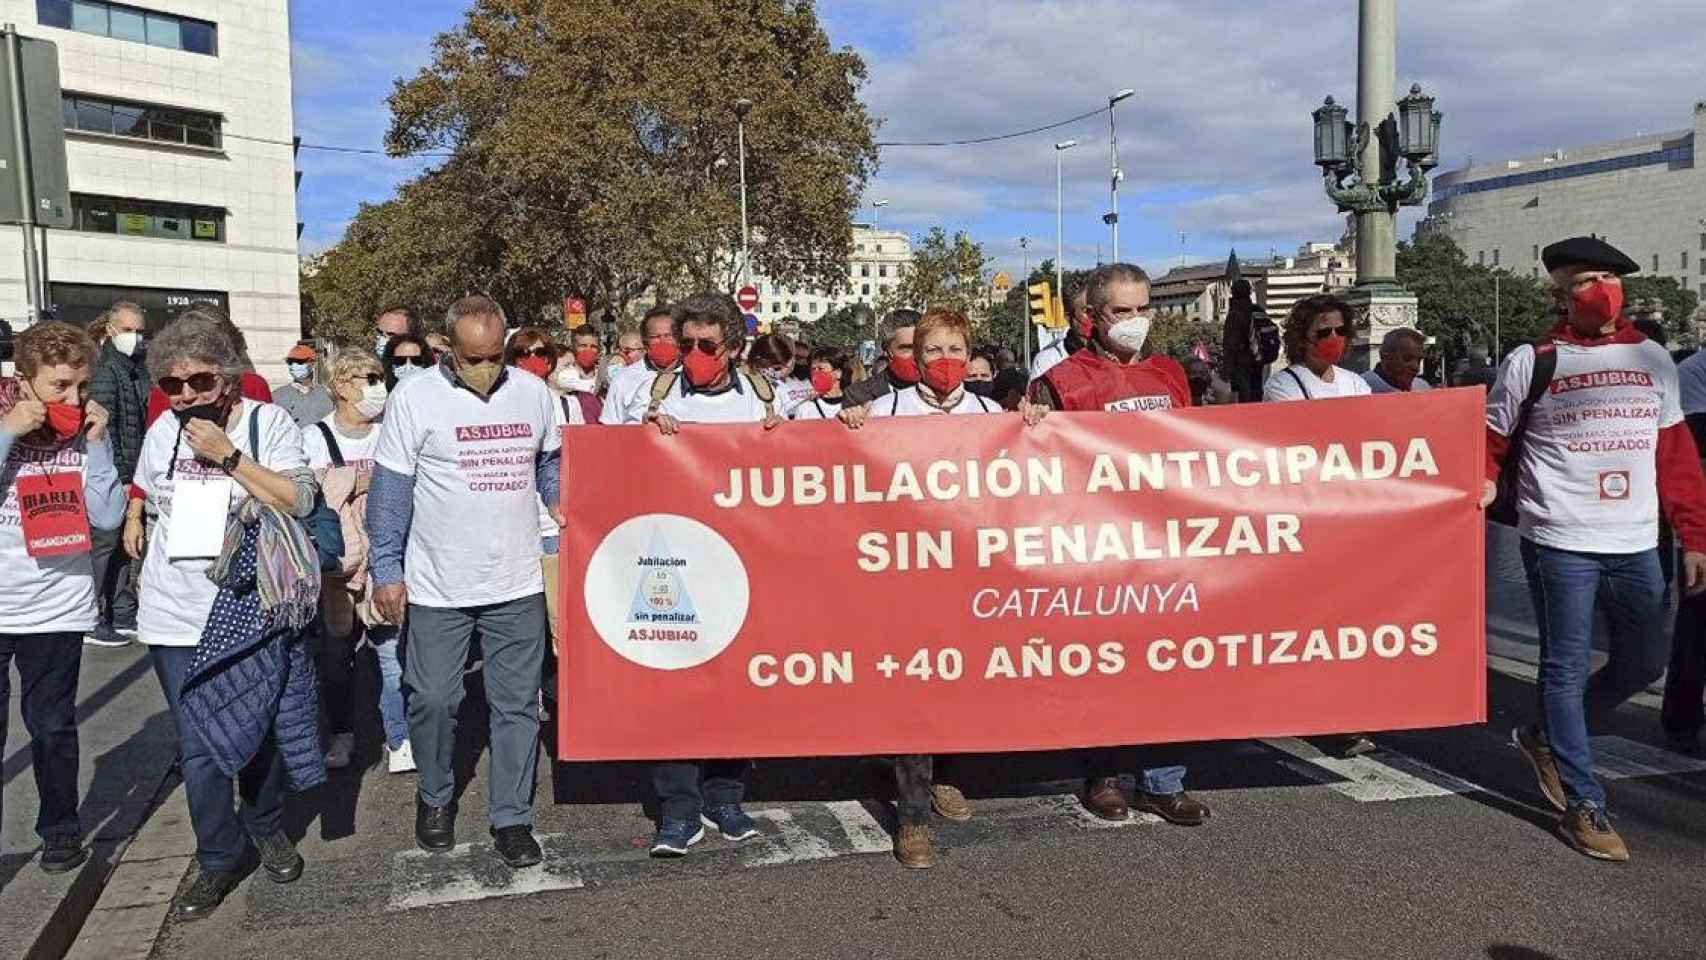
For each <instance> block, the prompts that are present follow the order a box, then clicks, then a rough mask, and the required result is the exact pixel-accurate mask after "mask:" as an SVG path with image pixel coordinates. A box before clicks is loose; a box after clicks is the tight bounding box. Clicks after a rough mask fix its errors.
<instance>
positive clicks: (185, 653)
mask: <svg viewBox="0 0 1706 960" xmlns="http://www.w3.org/2000/svg"><path fill="white" fill-rule="evenodd" d="M148 652H149V654H150V655H152V657H153V659H154V675H155V676H156V677H158V678H159V679H160V690H161V691H162V692H163V693H165V695H166V705H167V706H168V707H170V708H171V711H172V719H173V720H174V721H175V722H176V723H177V725H178V750H179V752H180V753H181V754H182V755H183V774H184V795H185V797H186V798H187V799H188V800H189V806H190V827H191V828H193V829H194V830H195V846H196V850H195V855H196V860H197V861H198V862H199V863H200V864H201V868H202V870H204V871H207V872H209V873H214V872H218V873H226V872H229V871H232V870H235V869H237V861H238V860H240V859H241V858H242V856H243V839H244V838H243V833H244V831H245V830H247V831H248V834H249V836H251V837H269V836H272V835H273V834H275V833H278V832H279V831H281V830H283V829H284V757H283V755H281V754H280V753H279V752H278V745H277V744H276V743H275V742H274V741H273V740H272V738H270V737H269V738H268V739H267V741H266V743H265V744H263V745H262V747H261V752H260V753H258V754H256V755H255V758H254V759H253V760H250V761H249V765H248V766H246V767H244V768H243V769H242V771H240V772H239V773H238V774H237V792H238V793H239V794H240V795H241V797H242V800H243V811H242V815H241V817H240V818H239V816H238V813H237V811H236V810H235V809H234V808H233V806H232V799H231V778H230V777H227V776H226V775H225V774H223V773H220V772H219V766H218V765H217V764H215V763H214V762H213V756H212V755H211V754H209V753H208V751H207V745H206V744H204V743H203V742H202V740H201V737H200V736H198V735H197V734H196V732H195V729H194V728H193V727H191V726H190V725H189V724H188V723H186V722H185V721H184V716H183V714H182V713H181V712H180V711H179V710H178V695H179V694H181V693H183V689H184V675H185V674H186V673H188V672H189V667H190V661H191V659H193V658H194V657H195V647H149V648H148Z"/></svg>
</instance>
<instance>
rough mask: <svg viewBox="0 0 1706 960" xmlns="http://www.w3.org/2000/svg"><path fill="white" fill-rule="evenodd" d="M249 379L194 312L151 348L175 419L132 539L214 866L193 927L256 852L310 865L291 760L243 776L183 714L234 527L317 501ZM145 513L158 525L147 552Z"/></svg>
mask: <svg viewBox="0 0 1706 960" xmlns="http://www.w3.org/2000/svg"><path fill="white" fill-rule="evenodd" d="M244 366H245V365H244V362H243V357H242V355H241V353H240V352H239V350H238V348H237V346H236V344H235V343H233V342H232V339H231V337H230V335H229V333H228V332H227V331H226V329H225V327H224V318H223V317H221V316H219V315H217V314H215V313H214V312H213V311H211V310H204V309H192V310H190V311H187V312H186V313H185V314H183V315H182V316H181V317H179V318H178V320H177V321H176V322H174V323H173V324H172V325H171V326H168V327H167V328H166V329H165V330H164V331H163V332H162V333H161V334H160V335H159V336H158V337H156V338H155V339H154V341H153V342H152V343H151V344H150V345H149V348H148V374H149V377H150V378H151V379H153V381H154V383H155V385H156V386H158V387H159V388H160V390H161V391H162V392H163V393H164V394H165V396H166V399H167V402H168V404H169V409H170V411H171V414H172V415H171V416H162V417H160V418H159V419H158V420H156V421H154V424H153V426H151V427H150V428H149V430H148V433H147V435H146V436H145V437H144V438H143V441H142V454H141V457H140V458H139V460H138V462H137V467H136V476H135V484H136V487H137V488H138V489H139V490H140V492H141V493H142V496H143V500H140V501H133V502H132V507H131V511H130V515H129V517H128V518H127V521H126V526H125V548H126V550H128V551H129V552H130V554H131V555H132V556H134V557H139V558H141V559H142V561H143V567H142V586H141V591H140V607H139V610H138V613H137V635H138V639H139V640H141V642H142V643H144V644H146V645H147V646H148V648H149V653H150V654H151V656H152V659H153V662H154V672H155V674H156V675H157V676H158V677H159V680H160V686H161V689H162V690H163V691H164V692H165V695H166V702H167V704H168V706H169V707H170V708H171V711H172V714H173V717H174V719H175V720H176V721H177V724H178V738H179V743H180V750H181V753H182V758H183V759H182V766H183V778H184V789H185V792H186V793H187V794H188V799H189V807H190V824H191V826H192V827H193V828H194V830H195V835H196V858H197V860H198V862H199V863H200V866H201V873H200V875H199V876H198V877H197V878H196V881H195V883H194V884H192V885H191V887H190V889H189V891H188V892H187V893H186V894H185V895H184V897H183V898H182V899H181V900H180V911H181V916H182V917H183V918H184V919H199V918H201V917H204V916H206V915H207V914H209V913H211V912H212V911H213V910H214V909H216V908H217V907H218V906H219V904H220V903H221V902H222V901H223V900H224V898H225V896H226V895H227V894H228V893H230V891H231V890H232V888H233V887H235V886H236V883H237V878H238V873H237V870H238V865H239V861H240V860H241V859H242V857H243V853H244V847H245V845H246V842H252V843H253V844H254V846H255V847H256V849H257V850H258V851H259V852H260V858H261V865H262V867H263V868H264V869H265V870H266V873H267V875H268V876H269V877H270V878H271V879H272V880H273V881H274V882H276V883H288V882H290V881H292V880H295V879H296V878H297V877H298V876H300V875H301V873H302V858H301V856H299V855H298V854H297V852H296V849H295V846H294V845H293V844H292V843H291V841H290V838H289V837H287V836H286V835H285V833H284V823H283V805H282V794H283V787H284V781H285V776H284V752H283V751H282V750H281V749H280V748H279V744H278V742H277V741H276V739H275V738H273V737H270V736H269V737H268V738H267V739H266V741H265V742H264V743H262V744H261V747H260V749H259V751H258V752H257V753H256V754H255V755H254V756H253V757H252V758H251V759H250V760H249V762H248V764H247V765H246V766H244V767H243V768H242V770H241V771H239V772H238V773H237V775H236V776H231V775H229V774H228V773H226V772H225V771H223V770H222V769H221V768H220V764H219V763H218V762H217V761H216V759H215V755H214V752H213V749H212V748H211V747H210V746H209V744H208V743H207V742H206V741H204V739H203V737H202V735H201V733H200V732H199V731H198V728H197V726H196V725H194V724H192V723H191V722H189V721H188V720H187V719H186V714H185V711H184V708H183V702H182V700H181V697H182V696H183V695H184V693H185V691H186V686H185V684H186V679H187V678H188V677H189V676H190V675H191V673H192V671H193V670H194V669H196V668H197V667H199V666H200V664H199V663H198V662H197V656H198V653H203V651H202V650H201V643H202V636H203V631H204V630H207V629H211V627H210V622H209V621H210V619H212V618H213V615H214V612H215V606H214V604H215V600H216V599H217V598H218V597H219V596H220V590H221V588H220V587H219V586H218V585H216V584H215V583H214V581H213V580H212V579H211V578H210V576H209V573H210V571H211V570H212V569H213V567H214V564H215V561H216V559H217V558H219V557H220V555H221V554H222V553H223V552H224V540H225V531H226V527H227V517H228V515H235V514H236V513H237V512H238V511H239V510H240V509H241V508H243V507H244V506H245V505H246V503H247V501H249V500H250V499H253V500H255V501H257V502H259V503H261V504H264V505H266V506H269V507H273V508H276V509H278V510H281V511H284V512H286V513H288V514H290V515H291V516H294V517H298V518H301V517H306V516H308V515H309V513H311V512H312V510H313V508H314V502H315V495H316V492H317V489H318V488H317V486H316V484H315V482H314V474H313V473H312V472H311V471H310V470H309V469H308V460H307V457H306V455H305V454H304V452H303V448H302V431H301V430H300V429H299V428H298V427H297V426H296V423H295V422H294V421H293V420H292V419H291V417H290V414H288V413H286V412H285V411H284V410H283V409H282V408H280V407H276V406H273V405H271V404H264V403H257V402H255V401H253V400H249V399H246V398H244V397H243V396H241V395H240V389H241V386H240V385H241V380H242V376H243V372H244ZM144 503H145V504H146V509H147V512H148V514H149V515H150V517H151V518H152V522H151V523H150V524H149V526H150V527H151V529H150V530H149V531H148V533H147V535H146V543H144V540H145V536H144V526H143V516H142V514H143V504H144ZM231 615H232V612H231V611H230V610H225V611H224V612H223V613H222V614H221V616H231ZM233 781H235V783H233ZM233 787H235V789H236V791H237V793H238V794H239V796H240V798H241V801H242V812H241V814H240V815H239V813H238V812H237V810H235V809H234V808H233V805H232V790H233Z"/></svg>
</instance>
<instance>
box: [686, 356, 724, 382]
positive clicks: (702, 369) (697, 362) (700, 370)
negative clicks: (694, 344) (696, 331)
mask: <svg viewBox="0 0 1706 960" xmlns="http://www.w3.org/2000/svg"><path fill="white" fill-rule="evenodd" d="M728 366H729V362H728V361H727V360H725V359H719V358H717V357H714V356H712V355H711V354H708V353H705V352H704V351H702V350H694V351H693V352H692V353H689V354H688V355H687V359H686V360H685V361H683V362H682V364H681V369H683V370H685V371H687V382H688V383H691V384H693V385H694V386H695V387H700V388H703V387H708V386H710V385H711V384H713V383H715V382H716V380H717V378H718V377H720V376H722V374H723V371H724V370H726V369H728Z"/></svg>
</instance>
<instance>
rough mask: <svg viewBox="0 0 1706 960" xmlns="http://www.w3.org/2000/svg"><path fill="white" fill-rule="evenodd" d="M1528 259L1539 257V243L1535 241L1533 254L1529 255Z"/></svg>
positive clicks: (1537, 258)
mask: <svg viewBox="0 0 1706 960" xmlns="http://www.w3.org/2000/svg"><path fill="white" fill-rule="evenodd" d="M1529 259H1530V260H1539V259H1540V244H1538V243H1537V244H1535V245H1534V255H1533V256H1531V257H1529Z"/></svg>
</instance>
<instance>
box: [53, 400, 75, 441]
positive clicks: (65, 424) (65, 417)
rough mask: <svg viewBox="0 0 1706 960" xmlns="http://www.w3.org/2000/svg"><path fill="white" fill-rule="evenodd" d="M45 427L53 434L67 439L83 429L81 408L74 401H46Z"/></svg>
mask: <svg viewBox="0 0 1706 960" xmlns="http://www.w3.org/2000/svg"><path fill="white" fill-rule="evenodd" d="M43 406H45V407H47V427H48V429H49V430H52V431H53V433H54V436H56V437H58V438H59V439H61V440H69V439H71V438H72V437H75V436H76V435H77V431H79V430H81V429H83V408H82V407H81V406H79V405H77V404H75V403H47V404H43Z"/></svg>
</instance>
